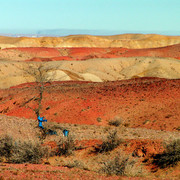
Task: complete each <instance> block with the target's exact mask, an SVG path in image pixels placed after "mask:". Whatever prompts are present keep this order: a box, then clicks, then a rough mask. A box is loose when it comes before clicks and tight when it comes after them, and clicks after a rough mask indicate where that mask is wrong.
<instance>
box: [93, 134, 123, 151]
mask: <svg viewBox="0 0 180 180" xmlns="http://www.w3.org/2000/svg"><path fill="white" fill-rule="evenodd" d="M121 142H122V140H120V139H118V137H117V131H112V132H109V134H108V136H107V138H106V140H104V141H103V143H102V144H101V145H100V146H99V147H97V148H96V152H99V153H103V152H109V151H112V150H113V149H115V148H116V147H118V146H119V144H120V143H121Z"/></svg>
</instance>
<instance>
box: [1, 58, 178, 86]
mask: <svg viewBox="0 0 180 180" xmlns="http://www.w3.org/2000/svg"><path fill="white" fill-rule="evenodd" d="M38 68H40V71H38ZM0 72H1V73H0V79H1V81H0V88H1V89H2V88H9V87H11V86H15V85H18V84H21V83H26V82H36V81H38V79H39V78H41V77H39V73H40V72H41V73H42V78H43V81H70V80H75V81H92V82H105V81H116V80H124V79H132V78H138V77H160V78H167V79H179V78H180V61H179V60H177V59H172V58H156V57H128V58H109V59H105V58H98V59H89V60H86V61H50V62H17V61H0Z"/></svg>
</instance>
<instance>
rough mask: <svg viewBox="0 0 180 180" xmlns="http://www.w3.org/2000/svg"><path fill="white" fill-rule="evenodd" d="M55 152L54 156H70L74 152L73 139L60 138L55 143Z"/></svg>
mask: <svg viewBox="0 0 180 180" xmlns="http://www.w3.org/2000/svg"><path fill="white" fill-rule="evenodd" d="M57 147H58V148H57V151H56V153H55V154H56V155H58V156H62V155H65V156H68V155H71V154H72V153H73V151H74V150H75V144H74V139H73V137H72V136H68V137H64V138H61V139H60V140H59V142H58V143H57Z"/></svg>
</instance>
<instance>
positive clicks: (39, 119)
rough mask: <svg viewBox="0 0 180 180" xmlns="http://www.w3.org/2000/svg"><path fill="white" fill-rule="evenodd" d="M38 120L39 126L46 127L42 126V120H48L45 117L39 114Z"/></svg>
mask: <svg viewBox="0 0 180 180" xmlns="http://www.w3.org/2000/svg"><path fill="white" fill-rule="evenodd" d="M38 122H39V127H40V128H42V129H44V127H43V126H42V122H47V120H46V119H44V117H40V116H38Z"/></svg>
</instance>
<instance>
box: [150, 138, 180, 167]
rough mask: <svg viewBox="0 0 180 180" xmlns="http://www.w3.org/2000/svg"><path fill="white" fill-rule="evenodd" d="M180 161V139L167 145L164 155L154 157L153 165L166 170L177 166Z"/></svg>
mask: <svg viewBox="0 0 180 180" xmlns="http://www.w3.org/2000/svg"><path fill="white" fill-rule="evenodd" d="M179 161H180V139H178V140H175V141H173V142H172V143H170V144H168V145H166V149H165V150H164V152H163V153H162V154H156V155H155V156H153V164H155V165H157V166H158V167H160V168H166V167H171V166H175V165H177V163H178V162H179Z"/></svg>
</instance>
